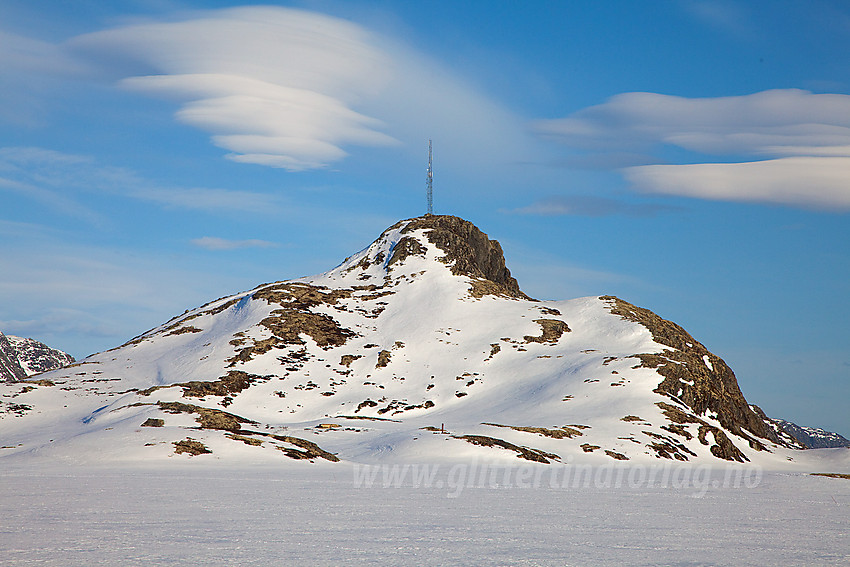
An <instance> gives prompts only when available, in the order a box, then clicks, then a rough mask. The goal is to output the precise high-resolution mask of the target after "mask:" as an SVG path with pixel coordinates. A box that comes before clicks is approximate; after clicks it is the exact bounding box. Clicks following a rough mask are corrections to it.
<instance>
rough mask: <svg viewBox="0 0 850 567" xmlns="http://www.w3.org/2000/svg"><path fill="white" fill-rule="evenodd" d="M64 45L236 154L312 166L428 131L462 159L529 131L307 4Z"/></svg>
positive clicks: (449, 79) (468, 89)
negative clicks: (164, 102)
mask: <svg viewBox="0 0 850 567" xmlns="http://www.w3.org/2000/svg"><path fill="white" fill-rule="evenodd" d="M69 46H70V48H71V49H72V50H73V51H74V52H75V53H78V54H80V55H81V56H82V57H85V58H87V59H88V60H90V61H96V60H100V61H101V62H102V63H103V64H104V65H107V66H109V65H111V66H112V67H113V69H115V70H114V72H117V73H119V74H120V73H122V72H128V71H129V72H133V71H135V73H134V74H133V75H132V76H125V77H124V79H123V80H122V81H121V82H120V84H121V85H122V86H124V87H125V88H128V89H133V90H136V91H140V92H144V93H147V94H151V95H156V96H160V97H165V98H168V99H172V100H175V101H176V102H177V103H178V104H179V105H180V106H179V110H177V112H176V118H177V120H178V121H180V122H182V123H185V124H188V125H190V126H193V127H195V128H199V129H201V130H203V131H205V132H208V133H209V134H210V135H211V140H212V142H213V143H214V144H215V145H217V146H219V147H221V148H223V149H225V150H227V151H228V152H229V153H228V154H227V155H226V157H228V158H229V159H232V160H235V161H238V162H245V163H254V164H261V165H267V166H272V167H279V168H284V169H287V170H290V171H302V170H310V169H317V168H323V167H327V166H329V165H331V164H334V163H335V162H337V161H339V160H341V159H343V158H344V157H345V156H347V155H348V151H349V150H350V149H351V148H354V147H381V146H391V145H396V144H400V143H410V142H415V143H417V144H418V143H421V142H422V140H427V139H428V137H431V136H433V137H435V138H440V139H441V140H442V141H443V142H442V145H441V146H440V148H441V150H442V152H443V154H444V155H445V156H452V158H453V159H457V160H458V161H460V162H466V163H467V164H469V162H470V160H474V159H476V158H480V157H482V156H484V157H486V159H487V160H495V161H497V162H498V161H499V160H500V158H507V157H508V156H510V158H511V159H514V160H522V159H523V157H524V156H522V155H520V152H518V148H521V147H523V146H526V145H527V144H529V143H531V142H532V139H531V138H530V137H529V136H528V134H527V133H526V132H525V129H524V127H523V123H522V120H520V119H519V118H518V117H516V116H514V115H513V113H512V112H510V111H508V110H506V109H505V108H503V107H502V106H501V105H499V104H498V103H496V102H495V101H494V100H492V99H491V98H490V97H489V96H487V95H485V94H482V93H481V92H479V91H478V90H477V89H476V88H474V87H473V86H471V85H470V84H469V83H467V82H466V81H464V80H463V79H461V78H459V77H457V76H456V75H454V74H453V73H452V72H450V71H448V70H447V69H446V67H445V66H444V65H441V64H439V63H437V62H435V61H433V60H431V59H430V58H429V57H427V56H426V55H425V54H422V53H420V52H418V51H417V50H416V49H414V48H411V47H410V46H408V45H406V44H404V43H403V41H398V40H394V39H391V38H388V37H385V36H381V35H379V34H376V33H373V32H372V31H370V30H368V29H366V28H365V27H363V26H360V25H357V24H354V23H352V22H348V21H345V20H342V19H339V18H335V17H331V16H328V15H324V14H320V13H316V12H309V11H304V10H297V9H291V8H283V7H269V6H253V7H240V8H230V9H224V10H214V11H202V12H193V13H192V14H191V15H190V16H189V17H188V18H184V19H182V20H179V21H168V22H150V23H144V24H137V25H130V26H124V27H119V28H115V29H110V30H104V31H100V32H95V33H91V34H87V35H83V36H79V37H77V38H74V39H72V40H71V41H70V42H69ZM107 54H108V55H107ZM116 67H117V68H116ZM526 157H527V156H526Z"/></svg>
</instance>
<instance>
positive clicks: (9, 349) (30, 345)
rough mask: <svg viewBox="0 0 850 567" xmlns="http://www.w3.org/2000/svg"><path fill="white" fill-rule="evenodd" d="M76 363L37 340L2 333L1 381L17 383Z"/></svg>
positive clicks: (0, 355)
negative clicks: (34, 375) (28, 377)
mask: <svg viewBox="0 0 850 567" xmlns="http://www.w3.org/2000/svg"><path fill="white" fill-rule="evenodd" d="M73 362H74V357H73V356H71V355H70V354H67V353H65V352H62V351H61V350H58V349H55V348H50V347H49V346H47V345H46V344H44V343H41V342H39V341H37V340H35V339H25V338H22V337H15V336H13V335H4V334H3V333H2V332H0V381H3V382H17V381H18V380H23V379H25V378H26V377H27V376H32V375H33V374H38V373H40V372H47V371H49V370H55V369H56V368H61V367H62V366H66V365H68V364H71V363H73Z"/></svg>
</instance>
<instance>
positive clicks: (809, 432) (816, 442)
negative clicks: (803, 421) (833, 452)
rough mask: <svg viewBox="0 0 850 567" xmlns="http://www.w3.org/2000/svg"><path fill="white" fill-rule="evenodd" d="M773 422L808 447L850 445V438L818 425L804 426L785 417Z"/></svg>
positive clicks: (820, 447)
mask: <svg viewBox="0 0 850 567" xmlns="http://www.w3.org/2000/svg"><path fill="white" fill-rule="evenodd" d="M771 421H773V423H775V424H776V425H777V426H779V427H781V428H782V429H783V430H784V431H787V432H788V434H790V435H792V436H793V437H794V438H795V439H797V440H798V441H799V442H800V443H802V444H803V445H805V446H806V448H807V449H830V448H834V447H850V439H846V438H845V437H843V436H841V435H839V434H838V433H833V432H832V431H826V430H823V429H819V428H816V427H803V426H800V425H797V424H796V423H791V422H790V421H785V420H784V419H772V420H771Z"/></svg>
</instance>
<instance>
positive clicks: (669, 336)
mask: <svg viewBox="0 0 850 567" xmlns="http://www.w3.org/2000/svg"><path fill="white" fill-rule="evenodd" d="M600 299H603V300H605V301H608V302H610V303H609V305H610V309H611V312H612V313H614V314H615V315H620V316H621V317H623V318H624V319H627V320H629V321H634V322H636V323H639V324H641V325H643V326H644V327H646V328H647V329H649V331H650V332H651V333H652V338H653V340H654V341H655V342H657V343H659V344H662V345H666V346H668V347H670V349H669V350H665V351H663V352H661V353H658V354H638V355H636V356H637V358H639V359H640V361H641V366H644V367H648V368H655V369H656V370H657V371H658V373H659V374H661V375H662V376H663V377H664V380H662V381H661V383H660V384H659V385H658V387H657V388H656V389H655V392H657V393H659V394H663V395H666V396H668V397H670V398H671V399H673V400H674V401H676V402H679V403H680V404H683V405H685V406H687V407H688V408H689V409H690V410H691V411H692V412H693V413H694V414H695V415H704V414H705V413H706V412H713V413H714V414H716V416H717V420H718V421H719V422H720V424H721V425H722V426H723V428H724V429H726V430H727V431H729V432H731V433H733V434H734V435H737V436H739V437H741V438H743V439H745V440H746V441H747V442H748V444H749V445H750V446H752V447H753V448H755V449H759V450H761V449H765V446H764V445H763V443H762V442H761V441H759V440H758V439H757V438H755V437H754V435H755V436H756V437H760V438H761V439H766V440H769V441H772V442H774V443H777V444H779V445H785V446H794V444H793V443H789V442H788V441H787V440H786V439H782V438H780V436H778V435H777V434H776V431H775V430H774V429H773V428H772V427H771V425H770V424H769V423H768V421H767V420H766V418H765V417H764V416H763V415H759V414H758V413H757V412H755V411H753V409H752V407H751V406H750V405H749V404H748V403H747V400H746V399H745V398H744V395H743V394H742V393H741V390H740V388H739V387H738V380H737V379H736V377H735V373H734V372H732V369H731V368H729V366H728V365H727V364H726V363H725V362H724V361H723V360H722V359H721V358H720V357H718V356H716V355H715V354H713V353H711V352H709V350H708V349H707V348H705V346H703V345H702V344H701V343H700V342H698V341H697V340H696V339H694V338H693V337H692V336H691V335H690V334H688V332H687V331H685V330H684V329H683V328H682V327H680V326H679V325H677V324H676V323H673V322H671V321H667V320H665V319H662V318H661V317H659V316H658V315H656V314H655V313H653V312H652V311H649V310H648V309H643V308H641V307H636V306H634V305H632V304H631V303H628V302H626V301H623V300H622V299H619V298H617V297H613V296H603V297H601V298H600ZM724 444H725V443H724ZM730 444H731V442H730ZM723 452H724V454H725V455H727V456H726V457H723V458H728V456H732V455H733V454H734V453H736V450H735V451H733V450H732V448H730V447H726V448H725V449H724V451H723ZM732 460H737V459H732Z"/></svg>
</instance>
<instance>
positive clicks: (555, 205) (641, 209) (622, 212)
mask: <svg viewBox="0 0 850 567" xmlns="http://www.w3.org/2000/svg"><path fill="white" fill-rule="evenodd" d="M678 210H679V209H678V208H677V207H672V206H670V205H663V204H659V203H630V202H626V201H618V200H616V199H608V198H606V197H596V196H593V195H564V196H554V197H548V198H545V199H541V200H540V201H537V202H535V203H532V204H531V205H528V206H525V207H521V208H519V209H514V210H513V211H509V212H512V213H516V214H522V215H542V216H564V215H571V216H587V217H606V216H629V217H651V216H655V215H658V214H660V213H665V212H673V211H678Z"/></svg>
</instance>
